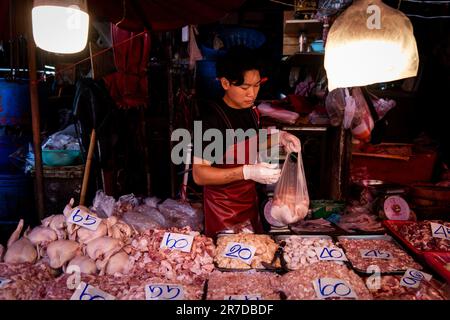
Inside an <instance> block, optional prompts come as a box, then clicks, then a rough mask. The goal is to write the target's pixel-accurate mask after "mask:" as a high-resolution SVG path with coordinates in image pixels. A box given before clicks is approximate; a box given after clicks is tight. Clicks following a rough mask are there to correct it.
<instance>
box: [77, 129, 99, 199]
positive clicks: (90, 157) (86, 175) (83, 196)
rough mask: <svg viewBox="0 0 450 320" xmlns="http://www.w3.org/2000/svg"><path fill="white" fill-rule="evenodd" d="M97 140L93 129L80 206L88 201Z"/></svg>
mask: <svg viewBox="0 0 450 320" xmlns="http://www.w3.org/2000/svg"><path fill="white" fill-rule="evenodd" d="M95 140H96V135H95V129H92V133H91V141H90V142H89V151H88V155H87V159H86V166H85V167H84V176H83V185H82V187H81V194H80V205H84V202H85V200H86V192H87V187H88V184H89V174H90V172H91V164H92V156H93V155H94V148H95Z"/></svg>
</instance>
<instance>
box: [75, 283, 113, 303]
mask: <svg viewBox="0 0 450 320" xmlns="http://www.w3.org/2000/svg"><path fill="white" fill-rule="evenodd" d="M115 299H116V297H114V296H112V295H110V294H108V293H106V292H104V291H102V290H100V289H97V288H95V287H93V286H91V285H89V284H87V283H85V282H81V283H80V285H79V286H78V288H77V290H75V292H74V293H73V295H72V297H71V298H70V300H115Z"/></svg>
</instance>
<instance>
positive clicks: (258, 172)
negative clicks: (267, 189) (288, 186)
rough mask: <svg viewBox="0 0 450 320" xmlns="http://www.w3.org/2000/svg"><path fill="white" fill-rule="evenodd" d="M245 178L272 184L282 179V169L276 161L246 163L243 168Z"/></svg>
mask: <svg viewBox="0 0 450 320" xmlns="http://www.w3.org/2000/svg"><path fill="white" fill-rule="evenodd" d="M242 173H243V174H244V180H253V181H256V182H258V183H262V184H272V183H275V182H277V181H278V179H280V175H281V170H280V169H278V164H276V163H272V164H270V163H266V162H261V163H257V164H249V165H244V166H243V168H242Z"/></svg>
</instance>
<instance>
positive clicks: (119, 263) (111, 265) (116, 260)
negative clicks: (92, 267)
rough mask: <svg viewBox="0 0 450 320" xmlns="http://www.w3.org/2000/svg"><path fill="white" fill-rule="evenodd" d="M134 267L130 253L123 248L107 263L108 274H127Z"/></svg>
mask: <svg viewBox="0 0 450 320" xmlns="http://www.w3.org/2000/svg"><path fill="white" fill-rule="evenodd" d="M131 268H132V263H131V261H130V259H129V256H128V254H127V253H126V252H125V251H123V250H121V251H119V252H118V253H116V254H115V255H113V256H112V257H111V258H110V259H109V261H108V264H107V265H106V274H109V275H114V274H116V273H121V274H127V273H128V272H129V271H130V270H131Z"/></svg>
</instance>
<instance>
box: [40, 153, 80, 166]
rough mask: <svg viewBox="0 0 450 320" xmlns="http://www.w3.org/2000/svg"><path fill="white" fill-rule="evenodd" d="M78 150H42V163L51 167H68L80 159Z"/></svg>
mask: <svg viewBox="0 0 450 320" xmlns="http://www.w3.org/2000/svg"><path fill="white" fill-rule="evenodd" d="M80 155H81V152H80V150H42V161H43V162H44V164H45V165H47V166H51V167H59V166H69V165H72V164H74V163H75V162H76V161H77V160H78V158H79V157H80Z"/></svg>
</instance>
